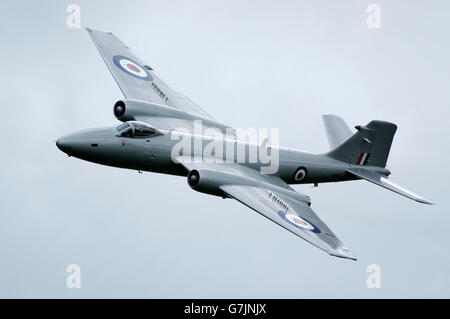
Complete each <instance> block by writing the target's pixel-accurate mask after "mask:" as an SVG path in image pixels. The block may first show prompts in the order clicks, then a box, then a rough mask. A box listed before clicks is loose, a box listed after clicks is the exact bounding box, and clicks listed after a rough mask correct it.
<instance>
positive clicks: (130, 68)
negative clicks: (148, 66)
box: [113, 55, 153, 81]
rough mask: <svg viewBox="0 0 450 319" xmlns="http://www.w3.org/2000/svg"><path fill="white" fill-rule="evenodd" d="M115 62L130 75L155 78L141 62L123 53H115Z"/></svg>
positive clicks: (143, 78) (149, 79)
mask: <svg viewBox="0 0 450 319" xmlns="http://www.w3.org/2000/svg"><path fill="white" fill-rule="evenodd" d="M113 62H114V64H115V65H116V66H117V67H118V68H119V69H121V70H122V71H124V72H125V73H128V74H129V75H132V76H134V77H135V78H138V79H141V80H145V81H152V80H153V78H152V76H151V75H150V73H148V72H147V71H146V70H145V69H144V68H143V67H142V66H141V65H140V64H139V63H137V62H136V61H133V60H132V59H130V58H128V57H126V56H123V55H115V56H114V57H113Z"/></svg>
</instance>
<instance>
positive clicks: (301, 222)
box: [278, 210, 320, 233]
mask: <svg viewBox="0 0 450 319" xmlns="http://www.w3.org/2000/svg"><path fill="white" fill-rule="evenodd" d="M278 215H280V217H281V218H283V219H284V220H285V221H287V222H288V223H290V224H291V225H294V226H295V227H297V228H300V229H305V230H310V231H312V232H313V233H320V230H319V228H317V227H316V226H314V225H313V224H312V223H310V222H309V221H307V220H306V219H305V218H302V217H300V216H297V215H294V214H288V213H286V212H285V211H282V210H280V211H279V212H278Z"/></svg>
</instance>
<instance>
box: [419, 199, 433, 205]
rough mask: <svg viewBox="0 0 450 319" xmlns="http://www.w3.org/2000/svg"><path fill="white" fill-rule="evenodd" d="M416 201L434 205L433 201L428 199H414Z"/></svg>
mask: <svg viewBox="0 0 450 319" xmlns="http://www.w3.org/2000/svg"><path fill="white" fill-rule="evenodd" d="M416 201H417V202H419V203H422V204H427V205H436V203H435V202H432V201H429V200H428V199H424V198H421V199H416Z"/></svg>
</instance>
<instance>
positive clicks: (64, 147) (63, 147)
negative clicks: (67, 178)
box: [56, 137, 72, 155]
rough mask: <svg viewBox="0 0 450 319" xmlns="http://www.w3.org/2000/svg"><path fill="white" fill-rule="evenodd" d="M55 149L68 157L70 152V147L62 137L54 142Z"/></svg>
mask: <svg viewBox="0 0 450 319" xmlns="http://www.w3.org/2000/svg"><path fill="white" fill-rule="evenodd" d="M56 147H58V148H59V149H60V150H61V151H63V152H64V153H66V154H68V155H70V151H71V150H72V146H71V145H70V143H69V142H68V141H67V139H66V138H64V137H61V138H59V139H58V140H57V141H56Z"/></svg>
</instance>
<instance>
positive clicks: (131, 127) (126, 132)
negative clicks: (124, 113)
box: [116, 121, 161, 137]
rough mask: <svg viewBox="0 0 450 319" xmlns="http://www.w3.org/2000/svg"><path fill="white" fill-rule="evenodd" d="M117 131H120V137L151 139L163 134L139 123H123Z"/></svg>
mask: <svg viewBox="0 0 450 319" xmlns="http://www.w3.org/2000/svg"><path fill="white" fill-rule="evenodd" d="M116 130H117V131H119V134H118V136H122V137H151V136H155V135H160V134H161V133H159V131H158V130H156V129H155V128H153V127H151V126H150V125H148V124H146V123H143V122H138V121H128V122H125V123H122V124H120V125H119V126H118V127H116Z"/></svg>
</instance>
